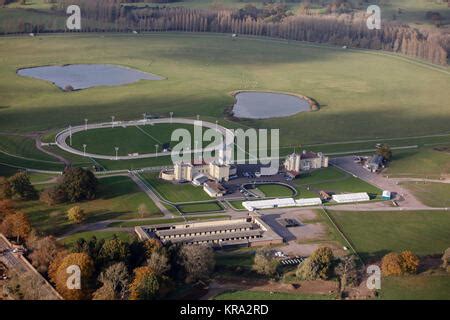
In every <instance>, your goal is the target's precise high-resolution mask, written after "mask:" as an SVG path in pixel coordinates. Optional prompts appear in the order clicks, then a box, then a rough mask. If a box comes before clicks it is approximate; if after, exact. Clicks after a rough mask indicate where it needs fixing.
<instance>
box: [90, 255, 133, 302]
mask: <svg viewBox="0 0 450 320" xmlns="http://www.w3.org/2000/svg"><path fill="white" fill-rule="evenodd" d="M129 279H130V274H129V273H128V269H127V266H126V265H125V263H123V262H119V263H116V264H113V265H111V266H109V267H108V268H106V269H105V270H104V271H103V272H102V273H101V274H100V277H99V281H100V282H101V283H102V286H101V287H100V288H99V289H98V290H97V291H96V292H94V294H93V299H95V300H124V299H126V297H127V295H128V289H129V288H128V287H129V282H130V280H129Z"/></svg>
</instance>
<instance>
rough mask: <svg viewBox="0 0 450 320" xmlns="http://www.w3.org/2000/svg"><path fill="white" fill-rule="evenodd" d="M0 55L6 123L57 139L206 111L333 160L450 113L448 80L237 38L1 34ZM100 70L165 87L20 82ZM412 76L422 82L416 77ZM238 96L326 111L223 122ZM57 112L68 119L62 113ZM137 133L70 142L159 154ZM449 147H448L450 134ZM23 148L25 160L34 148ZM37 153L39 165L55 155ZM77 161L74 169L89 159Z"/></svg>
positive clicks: (383, 58) (400, 63)
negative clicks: (74, 69) (54, 71)
mask: <svg viewBox="0 0 450 320" xmlns="http://www.w3.org/2000/svg"><path fill="white" fill-rule="evenodd" d="M11 10H12V9H11ZM118 44H120V45H118ZM73 47H76V48H77V50H78V51H88V52H89V55H83V56H80V55H78V54H76V53H74V52H73V50H69V48H73ZM29 52H33V54H32V55H30V54H28V53H29ZM0 55H1V56H2V57H3V60H2V61H1V62H0V79H2V81H1V83H0V92H2V102H1V103H0V127H1V128H2V131H6V132H8V131H9V132H22V133H29V132H31V131H36V130H51V131H52V132H54V131H55V129H57V128H62V127H67V125H68V124H72V125H76V124H82V123H83V121H84V120H83V119H84V118H88V119H89V121H90V123H93V122H99V121H108V119H110V116H111V115H115V116H116V119H118V120H127V119H136V118H140V117H141V116H142V113H144V112H147V113H153V114H160V115H163V116H167V115H168V113H169V111H172V112H174V115H175V116H176V117H186V116H188V117H192V116H195V115H197V114H199V115H200V116H201V117H202V119H205V120H210V121H215V120H216V119H219V120H220V121H221V124H223V125H226V126H228V127H232V128H236V127H243V128H247V127H248V126H249V127H259V128H281V140H280V141H281V144H282V146H281V147H282V149H281V150H282V153H283V152H285V153H287V152H290V151H291V150H292V147H293V146H298V145H299V144H302V145H308V144H314V143H320V142H327V143H329V142H336V141H340V142H342V144H341V145H324V146H312V147H311V149H314V150H316V149H324V150H325V151H327V152H334V151H336V150H337V151H339V150H347V151H348V150H354V149H356V150H358V149H361V148H362V149H366V148H368V147H370V146H371V145H372V144H374V142H367V143H365V142H360V143H358V144H351V143H350V142H351V141H352V140H355V139H357V140H365V139H374V138H375V137H376V138H377V139H383V137H384V138H392V137H411V136H420V135H424V134H433V133H442V132H444V131H446V130H447V129H448V125H447V124H448V120H449V116H450V112H449V111H448V110H447V109H446V108H443V107H442V106H443V105H445V103H446V101H448V99H449V98H450V93H449V92H448V90H445V88H446V86H445V84H446V83H448V81H449V77H450V75H449V74H448V73H445V72H442V71H439V70H435V69H432V68H430V67H428V66H427V65H425V64H421V63H418V62H415V61H413V60H409V59H406V58H398V57H396V56H392V55H387V54H382V53H378V52H366V51H352V50H346V51H342V50H341V49H339V48H336V47H329V46H318V45H309V44H303V43H296V42H289V43H288V42H286V41H281V40H280V41H275V40H269V39H263V38H247V37H240V38H239V39H238V40H237V41H233V40H232V39H231V38H230V37H229V36H227V35H214V34H177V33H164V34H159V33H152V34H141V35H139V36H130V35H124V34H101V35H99V34H83V35H74V34H71V35H64V36H63V35H54V36H52V35H45V36H41V37H39V38H30V37H8V38H1V39H0ZM123 57H126V58H123ZM98 62H100V63H112V64H121V65H125V66H129V67H133V68H137V69H140V70H143V71H148V72H153V73H156V74H159V75H162V76H164V77H166V78H167V79H166V80H163V81H140V82H138V83H135V84H130V85H126V86H122V87H114V88H108V87H99V88H92V89H88V90H82V91H77V92H70V93H66V92H61V91H60V90H59V89H58V88H56V87H55V86H54V85H52V84H50V83H48V82H45V81H40V80H36V79H30V78H24V77H20V76H18V75H17V74H16V70H17V68H20V67H26V66H38V65H46V64H69V63H98ZM363 70H364V72H363ZM411 78H415V79H417V81H414V82H411V81H409V79H411ZM386 83H389V86H386ZM192 88H195V89H194V90H193V89H192ZM238 89H256V90H274V91H277V90H278V91H287V92H293V93H300V94H304V95H308V96H311V97H313V98H315V99H316V100H318V101H319V102H320V103H321V105H322V109H321V110H320V111H319V112H312V113H300V114H298V115H295V116H292V117H287V118H277V119H271V120H260V121H257V120H245V121H239V122H231V121H224V120H223V119H224V114H223V111H224V109H225V108H226V107H227V106H229V105H230V104H232V103H233V98H232V97H231V96H230V95H229V92H231V91H233V90H238ZM69 96H70V99H68V97H69ZM423 105H427V108H426V109H425V108H423ZM55 111H56V112H55ZM61 112H64V118H62V117H60V114H61ZM412 123H414V128H413V127H412ZM381 126H382V127H383V131H382V132H381V133H380V130H379V128H380V127H381ZM132 129H133V128H130V130H128V129H124V130H116V131H115V133H112V132H107V131H108V129H103V130H105V131H102V133H100V130H96V131H99V132H98V134H97V133H96V134H94V135H93V136H92V134H91V133H89V139H88V140H90V141H89V142H88V141H86V140H84V138H86V139H87V138H88V137H84V136H83V135H84V133H79V134H77V135H74V139H75V140H76V141H74V143H75V145H78V147H80V146H79V144H82V143H86V144H87V145H88V151H95V150H97V149H98V150H99V151H102V152H104V153H106V154H111V155H113V154H114V147H115V146H119V148H120V149H119V152H120V153H121V154H126V153H127V152H128V151H132V152H136V150H137V151H138V152H139V151H145V150H152V151H153V149H154V145H155V143H154V141H151V140H152V139H151V138H150V137H148V136H147V135H145V134H142V135H141V136H139V135H135V134H136V132H134V133H130V134H128V133H127V134H123V132H125V130H126V131H127V132H128V131H130V132H131V131H132ZM134 131H138V130H134ZM141 133H142V132H141ZM86 134H87V133H86ZM298 137H301V138H300V139H299V138H298ZM147 138H148V139H147ZM436 139H438V138H436ZM442 139H447V140H446V141H448V140H449V137H444V138H442ZM159 140H160V141H163V140H166V137H164V139H159ZM397 143H398V144H402V145H404V144H408V139H404V140H398V141H397V142H394V143H393V144H397ZM414 143H416V140H414ZM128 149H129V150H128ZM18 151H20V152H18V153H19V155H20V156H22V152H24V154H27V152H28V151H26V150H18ZM32 153H33V154H32V155H33V157H32V158H33V159H35V158H36V157H41V156H42V157H48V156H47V155H43V154H41V155H40V156H37V155H36V153H35V152H34V151H33V152H32ZM69 157H71V156H69ZM75 158H76V159H75V160H76V161H75V162H76V163H81V162H84V163H85V160H84V161H81V160H80V159H79V157H75ZM168 160H169V158H166V159H156V160H153V159H150V160H147V159H143V160H132V161H127V162H116V161H109V160H102V161H99V163H100V164H101V165H103V166H104V167H105V168H107V169H123V168H136V167H144V166H153V165H165V164H168V163H169V162H168ZM53 161H55V159H53ZM0 162H4V163H17V165H21V166H31V167H35V166H38V167H39V168H43V169H59V168H60V166H59V165H55V166H53V165H51V166H49V165H48V164H47V163H42V162H35V161H34V162H31V161H25V160H21V161H17V159H16V158H11V157H7V156H5V155H1V157H0ZM44 164H45V165H44ZM392 170H393V171H395V168H394V167H393V168H392Z"/></svg>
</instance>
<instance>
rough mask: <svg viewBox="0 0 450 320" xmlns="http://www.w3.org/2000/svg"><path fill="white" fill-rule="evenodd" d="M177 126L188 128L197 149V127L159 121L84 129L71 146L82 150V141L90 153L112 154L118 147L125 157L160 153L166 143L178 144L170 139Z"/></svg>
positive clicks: (120, 153)
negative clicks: (154, 123) (195, 134)
mask: <svg viewBox="0 0 450 320" xmlns="http://www.w3.org/2000/svg"><path fill="white" fill-rule="evenodd" d="M176 129H185V130H187V131H189V133H190V134H191V137H192V141H191V148H192V149H194V148H195V139H194V126H192V125H184V124H156V125H153V126H152V125H146V126H132V127H126V128H123V127H121V126H120V125H118V126H116V127H115V128H102V129H95V130H88V131H81V132H77V133H76V134H74V135H73V136H72V146H73V147H74V148H75V149H78V150H83V144H86V145H87V151H88V152H91V153H97V154H102V155H111V156H113V155H115V149H114V148H115V147H118V148H119V151H118V154H119V155H124V156H125V155H128V154H130V153H135V152H137V153H154V152H155V151H156V150H158V152H161V151H162V150H163V148H162V147H163V145H164V144H169V145H170V146H171V147H174V146H175V145H176V144H178V141H171V135H172V132H174V131H175V130H176ZM202 130H204V129H202ZM200 132H201V131H200ZM67 143H69V139H68V140H67ZM209 144H210V142H208V141H204V143H203V145H204V146H208V145H209ZM156 145H158V148H156ZM199 147H200V146H199Z"/></svg>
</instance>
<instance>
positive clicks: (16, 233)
mask: <svg viewBox="0 0 450 320" xmlns="http://www.w3.org/2000/svg"><path fill="white" fill-rule="evenodd" d="M0 231H1V232H2V233H3V234H4V235H5V236H6V237H16V238H17V242H19V241H20V239H26V237H27V236H28V234H29V233H30V232H31V224H30V221H29V220H28V218H27V216H26V215H25V214H24V213H22V212H18V213H14V214H10V215H8V216H6V217H5V219H4V220H3V222H2V224H1V225H0Z"/></svg>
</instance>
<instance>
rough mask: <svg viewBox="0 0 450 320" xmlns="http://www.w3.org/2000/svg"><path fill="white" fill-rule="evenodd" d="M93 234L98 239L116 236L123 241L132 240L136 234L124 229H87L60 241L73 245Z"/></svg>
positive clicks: (66, 244) (89, 237)
mask: <svg viewBox="0 0 450 320" xmlns="http://www.w3.org/2000/svg"><path fill="white" fill-rule="evenodd" d="M93 236H95V237H96V238H97V240H101V239H104V240H109V239H112V238H113V237H114V236H116V237H117V238H119V239H120V240H122V241H125V242H131V240H132V239H133V237H134V235H133V234H131V233H129V232H123V231H119V232H117V231H87V232H79V233H75V234H72V235H70V236H68V237H65V238H64V239H62V240H61V241H60V242H61V243H63V244H64V245H65V246H66V247H69V248H70V247H71V246H73V245H74V244H75V242H76V241H77V240H78V239H80V238H84V239H85V240H89V239H91V238H92V237H93Z"/></svg>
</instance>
